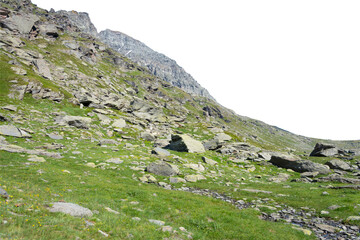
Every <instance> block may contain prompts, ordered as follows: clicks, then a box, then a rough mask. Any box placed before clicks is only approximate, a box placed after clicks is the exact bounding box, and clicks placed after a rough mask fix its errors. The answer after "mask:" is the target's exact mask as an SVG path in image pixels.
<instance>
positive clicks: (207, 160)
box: [201, 157, 218, 166]
mask: <svg viewBox="0 0 360 240" xmlns="http://www.w3.org/2000/svg"><path fill="white" fill-rule="evenodd" d="M201 159H202V160H203V161H204V163H207V164H209V165H211V166H214V165H216V164H218V162H216V161H214V160H212V159H210V158H207V157H202V158H201Z"/></svg>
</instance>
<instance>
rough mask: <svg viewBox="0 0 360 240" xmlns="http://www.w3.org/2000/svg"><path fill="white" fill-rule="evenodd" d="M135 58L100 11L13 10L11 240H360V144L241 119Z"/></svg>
mask: <svg viewBox="0 0 360 240" xmlns="http://www.w3.org/2000/svg"><path fill="white" fill-rule="evenodd" d="M131 41H133V40H131ZM138 44H139V45H136V46H139V48H140V47H141V46H143V45H141V44H140V43H138ZM134 46H135V45H133V47H134ZM133 49H134V51H135V50H136V49H135V48H133ZM135 52H136V51H135ZM125 55H126V54H121V53H119V52H118V51H115V50H114V49H112V48H111V47H110V46H109V45H108V44H106V43H104V42H103V41H102V40H101V39H100V38H99V37H98V34H97V32H96V28H95V26H94V25H93V24H92V23H91V21H90V18H89V16H88V14H86V13H79V12H76V11H71V12H66V11H58V12H55V11H47V10H44V9H41V8H38V7H37V6H36V5H34V4H32V3H31V1H29V0H3V1H1V2H0V86H1V88H0V213H1V214H0V239H102V238H108V239H154V240H156V239H263V240H265V239H266V240H269V239H271V240H275V239H299V240H300V239H316V238H317V239H358V236H359V234H360V232H359V226H360V219H359V198H360V192H359V189H360V188H359V184H360V177H359V176H360V151H359V150H360V142H359V141H330V140H321V139H312V138H307V137H304V136H299V135H295V134H292V133H290V132H287V131H285V130H282V129H280V128H278V127H274V126H270V125H267V124H265V123H263V122H261V121H259V120H255V119H251V118H248V117H244V116H239V115H238V114H236V113H235V112H233V111H232V110H229V109H227V108H225V107H224V106H221V105H219V104H218V103H217V102H216V101H214V100H213V99H211V98H208V97H206V96H199V95H193V94H189V93H187V92H186V91H184V90H183V89H182V88H179V87H178V86H174V85H172V84H171V83H169V82H167V81H165V80H164V79H163V78H161V77H159V76H156V75H155V74H153V72H152V71H151V70H149V68H148V67H147V66H143V65H142V64H140V63H137V62H134V61H132V60H131V59H130V58H128V56H125ZM144 61H145V60H144ZM195 87H196V86H195ZM244 104H246V103H244Z"/></svg>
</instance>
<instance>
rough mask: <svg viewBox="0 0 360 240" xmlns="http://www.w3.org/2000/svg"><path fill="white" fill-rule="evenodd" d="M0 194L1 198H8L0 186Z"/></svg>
mask: <svg viewBox="0 0 360 240" xmlns="http://www.w3.org/2000/svg"><path fill="white" fill-rule="evenodd" d="M0 196H1V197H2V198H9V194H8V193H7V192H6V191H5V190H4V189H2V188H1V187H0Z"/></svg>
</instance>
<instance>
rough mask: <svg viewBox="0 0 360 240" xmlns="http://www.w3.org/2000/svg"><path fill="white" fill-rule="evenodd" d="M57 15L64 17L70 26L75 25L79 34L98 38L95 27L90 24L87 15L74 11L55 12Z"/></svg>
mask: <svg viewBox="0 0 360 240" xmlns="http://www.w3.org/2000/svg"><path fill="white" fill-rule="evenodd" d="M56 13H57V14H58V15H60V16H61V15H62V16H66V17H67V18H68V19H69V20H70V22H71V24H72V25H75V26H76V27H77V28H78V29H79V30H80V31H81V32H84V33H87V34H89V35H91V36H93V37H98V32H97V30H96V27H95V26H94V24H93V23H92V22H91V20H90V17H89V14H88V13H85V12H76V11H64V10H61V11H57V12H56Z"/></svg>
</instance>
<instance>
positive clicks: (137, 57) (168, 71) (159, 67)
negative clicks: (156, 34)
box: [99, 30, 214, 99]
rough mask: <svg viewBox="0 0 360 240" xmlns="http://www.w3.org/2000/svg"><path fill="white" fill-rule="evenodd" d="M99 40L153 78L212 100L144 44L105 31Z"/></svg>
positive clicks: (181, 70)
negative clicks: (136, 64)
mask: <svg viewBox="0 0 360 240" xmlns="http://www.w3.org/2000/svg"><path fill="white" fill-rule="evenodd" d="M99 36H100V39H101V40H102V41H103V42H104V43H106V44H108V45H109V46H110V47H111V48H113V49H114V50H115V51H118V52H119V53H121V54H123V55H125V56H126V57H128V58H130V59H131V60H133V61H134V62H136V63H138V64H139V65H140V66H143V67H147V68H148V69H149V70H150V71H151V72H152V73H153V74H154V75H155V76H157V77H159V78H161V79H163V80H165V81H167V82H169V83H171V84H172V85H173V86H176V87H179V88H181V89H183V90H184V91H186V92H188V93H190V94H194V95H198V96H203V97H207V98H209V99H214V98H213V97H212V96H211V95H210V94H209V92H208V91H207V90H206V89H205V88H203V87H201V86H200V84H199V83H198V82H196V81H195V79H194V78H193V77H192V76H191V75H190V74H188V73H187V72H185V70H184V69H183V68H182V67H180V66H179V65H178V64H177V63H176V62H175V61H174V60H172V59H170V58H168V57H167V56H165V55H163V54H161V53H158V52H156V51H154V50H152V49H151V48H149V47H148V46H146V45H145V44H144V43H142V42H140V41H138V40H136V39H133V38H132V37H130V36H128V35H126V34H124V33H121V32H116V31H111V30H105V31H101V32H100V33H99Z"/></svg>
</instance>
